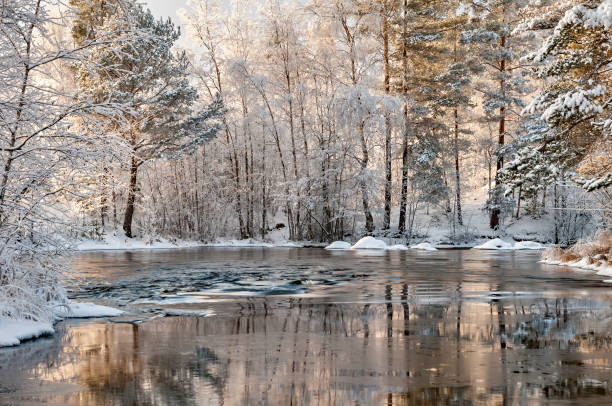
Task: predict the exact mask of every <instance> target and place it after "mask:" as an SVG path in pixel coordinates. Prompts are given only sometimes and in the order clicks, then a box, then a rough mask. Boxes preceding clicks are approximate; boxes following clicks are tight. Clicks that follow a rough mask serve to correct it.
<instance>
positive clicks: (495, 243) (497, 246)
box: [474, 238, 513, 250]
mask: <svg viewBox="0 0 612 406" xmlns="http://www.w3.org/2000/svg"><path fill="white" fill-rule="evenodd" d="M512 248H513V246H512V243H511V242H506V241H504V240H502V239H500V238H495V239H493V240H489V241H487V242H485V243H484V244H481V245H477V246H475V247H474V249H476V250H511V249H512Z"/></svg>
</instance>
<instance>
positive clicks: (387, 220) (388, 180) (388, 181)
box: [382, 8, 393, 230]
mask: <svg viewBox="0 0 612 406" xmlns="http://www.w3.org/2000/svg"><path fill="white" fill-rule="evenodd" d="M383 11H384V12H385V15H384V16H383V27H382V34H383V62H384V70H385V73H384V74H385V93H386V94H387V95H388V94H390V93H391V84H390V83H391V74H390V67H389V20H388V17H387V15H386V12H387V10H386V8H385V9H384V10H383ZM392 181H393V178H392V175H391V118H390V117H389V114H385V214H384V217H383V227H382V228H383V230H388V229H389V228H390V226H391V186H392Z"/></svg>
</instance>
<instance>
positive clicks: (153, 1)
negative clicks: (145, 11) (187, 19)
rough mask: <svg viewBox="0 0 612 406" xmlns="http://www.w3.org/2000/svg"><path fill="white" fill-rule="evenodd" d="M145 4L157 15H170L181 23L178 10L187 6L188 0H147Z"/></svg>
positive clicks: (173, 19)
mask: <svg viewBox="0 0 612 406" xmlns="http://www.w3.org/2000/svg"><path fill="white" fill-rule="evenodd" d="M145 4H146V5H147V7H148V8H150V9H151V12H152V13H153V15H155V16H156V17H164V18H166V17H170V18H172V21H174V22H175V23H179V22H180V21H179V18H178V15H176V12H177V10H178V9H180V8H184V7H185V6H186V4H187V0H145Z"/></svg>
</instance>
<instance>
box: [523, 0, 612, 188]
mask: <svg viewBox="0 0 612 406" xmlns="http://www.w3.org/2000/svg"><path fill="white" fill-rule="evenodd" d="M611 26H612V1H610V0H604V1H597V2H587V3H584V4H580V5H576V6H574V7H572V8H571V9H569V10H567V11H566V12H565V14H564V15H563V17H562V18H561V19H560V20H559V22H558V23H557V25H556V26H555V28H554V30H553V32H552V33H551V34H550V35H549V36H548V37H547V38H546V40H545V41H544V45H543V46H542V47H541V48H540V49H539V50H538V51H537V52H535V53H533V54H531V55H529V57H528V59H530V60H532V61H534V62H536V63H537V62H539V63H540V64H541V65H542V66H540V67H539V68H538V70H537V73H538V75H539V76H540V77H541V78H545V79H547V86H546V87H545V88H544V89H543V90H542V91H541V92H539V94H538V95H537V96H536V97H535V98H534V100H533V101H532V102H531V104H530V105H529V106H528V108H527V109H526V111H527V112H528V113H530V114H537V115H538V116H539V118H540V119H541V120H542V121H544V122H545V123H547V124H548V126H549V127H550V128H551V129H553V130H554V131H553V133H554V137H551V138H547V139H537V140H536V141H535V142H534V145H535V146H536V147H537V148H538V150H540V151H542V152H543V153H546V154H547V155H561V156H563V157H564V160H566V161H570V162H572V161H573V167H574V168H575V169H576V170H577V172H578V174H579V175H580V176H579V177H577V178H576V181H577V182H578V183H580V184H581V185H582V186H583V187H584V188H585V189H586V190H587V191H595V190H599V189H603V188H607V187H609V186H610V185H612V147H611V146H610V144H611V143H610V135H611V133H612V109H611V104H612V90H611V88H610V74H609V65H610V63H612V53H611V52H610V47H611V45H612V33H611V31H610V27H611ZM574 154H576V157H575V159H574V157H573V155H574Z"/></svg>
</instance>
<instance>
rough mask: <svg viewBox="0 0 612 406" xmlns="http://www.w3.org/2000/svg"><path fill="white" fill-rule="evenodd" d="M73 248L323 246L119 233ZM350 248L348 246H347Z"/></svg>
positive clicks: (278, 240)
mask: <svg viewBox="0 0 612 406" xmlns="http://www.w3.org/2000/svg"><path fill="white" fill-rule="evenodd" d="M73 246H74V247H75V249H76V250H77V251H131V250H156V249H176V248H196V247H217V248H301V247H304V246H324V245H323V244H318V243H313V242H310V241H289V240H286V239H275V240H271V241H263V240H258V239H254V238H248V239H245V240H232V239H217V240H215V241H212V242H201V241H181V240H175V241H170V240H168V239H166V238H162V237H157V238H152V239H140V238H128V237H126V236H125V235H123V234H122V233H120V232H113V233H109V234H107V235H105V236H104V238H103V239H101V240H92V239H86V240H79V241H74V242H73ZM349 248H350V244H349Z"/></svg>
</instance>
